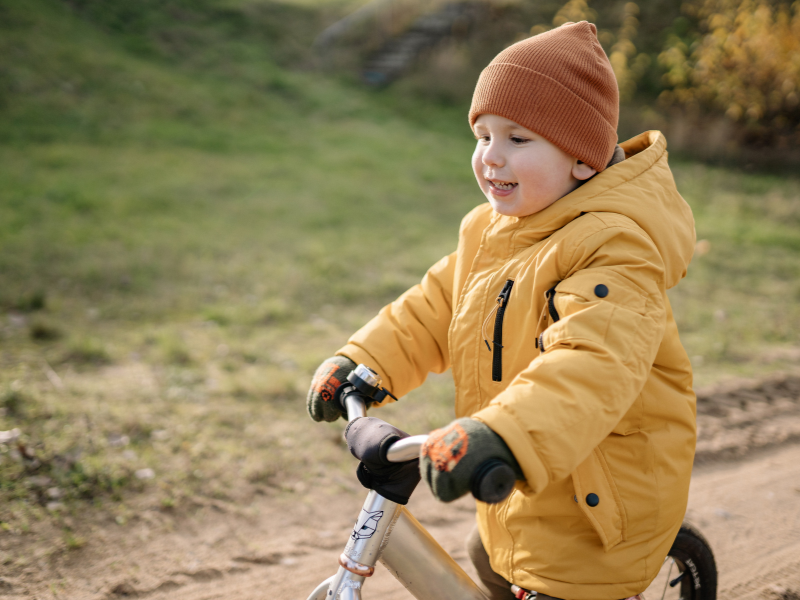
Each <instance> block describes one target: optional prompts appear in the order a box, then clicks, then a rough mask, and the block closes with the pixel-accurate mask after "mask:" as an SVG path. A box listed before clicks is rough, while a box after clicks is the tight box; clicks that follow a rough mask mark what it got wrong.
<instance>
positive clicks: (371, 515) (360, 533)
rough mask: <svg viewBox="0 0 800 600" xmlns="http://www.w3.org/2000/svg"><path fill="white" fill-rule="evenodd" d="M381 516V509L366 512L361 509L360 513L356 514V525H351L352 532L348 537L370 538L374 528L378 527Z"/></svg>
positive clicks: (355, 538) (357, 538) (356, 538)
mask: <svg viewBox="0 0 800 600" xmlns="http://www.w3.org/2000/svg"><path fill="white" fill-rule="evenodd" d="M381 517H383V511H382V510H376V511H375V512H367V511H365V510H363V509H362V510H361V514H360V515H359V516H358V521H356V526H355V527H353V533H352V534H350V537H351V538H353V539H354V540H366V539H368V538H371V537H372V536H373V535H374V534H375V529H376V528H377V527H378V521H380V520H381Z"/></svg>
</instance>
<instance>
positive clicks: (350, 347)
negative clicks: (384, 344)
mask: <svg viewBox="0 0 800 600" xmlns="http://www.w3.org/2000/svg"><path fill="white" fill-rule="evenodd" d="M336 356H345V357H347V358H349V359H350V360H352V361H353V362H354V363H356V364H357V365H360V364H364V365H367V366H368V367H369V368H370V369H372V370H373V371H375V372H376V373H377V374H378V375H380V376H381V379H382V380H383V386H384V387H385V388H386V389H387V390H389V391H390V392H392V393H394V389H393V388H392V378H391V377H389V375H388V373H386V371H384V370H383V369H382V368H381V366H380V365H379V364H378V361H377V360H375V358H374V357H373V356H372V355H371V354H370V353H369V352H367V351H366V350H364V349H363V348H362V347H361V346H357V345H356V344H347V345H345V346H343V347H342V348H339V349H338V350H337V351H336ZM392 402H394V400H392V398H391V396H386V398H384V399H383V400H382V401H381V402H376V403H375V404H372V406H373V407H374V406H385V405H386V404H390V403H392Z"/></svg>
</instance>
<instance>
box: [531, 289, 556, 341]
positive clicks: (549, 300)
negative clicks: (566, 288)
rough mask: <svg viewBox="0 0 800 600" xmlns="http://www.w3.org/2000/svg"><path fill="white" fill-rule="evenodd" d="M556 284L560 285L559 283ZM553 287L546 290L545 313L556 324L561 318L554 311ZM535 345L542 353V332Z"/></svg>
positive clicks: (554, 296)
mask: <svg viewBox="0 0 800 600" xmlns="http://www.w3.org/2000/svg"><path fill="white" fill-rule="evenodd" d="M558 283H561V282H560V281H559V282H558ZM558 283H557V284H556V285H554V286H553V287H551V288H550V289H549V290H547V291H546V292H545V293H544V295H545V297H546V298H547V312H549V313H550V318H551V319H553V323H557V322H558V321H559V320H561V316H560V315H559V314H558V311H557V310H556V302H555V299H556V286H557V285H558ZM535 345H536V347H537V348H539V352H544V331H543V332H542V333H540V334H539V339H538V340H536V342H535Z"/></svg>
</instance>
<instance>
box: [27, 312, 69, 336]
mask: <svg viewBox="0 0 800 600" xmlns="http://www.w3.org/2000/svg"><path fill="white" fill-rule="evenodd" d="M29 333H30V336H31V339H33V340H37V341H40V342H52V341H53V340H57V339H59V338H60V337H62V336H63V335H64V333H63V332H62V331H61V329H60V328H59V327H58V326H56V325H55V324H53V323H52V322H50V321H49V320H47V319H43V318H38V319H34V320H33V321H31V324H30V326H29Z"/></svg>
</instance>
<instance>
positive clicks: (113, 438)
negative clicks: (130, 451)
mask: <svg viewBox="0 0 800 600" xmlns="http://www.w3.org/2000/svg"><path fill="white" fill-rule="evenodd" d="M130 443H131V438H129V437H128V436H127V435H119V434H116V433H112V434H111V435H109V436H108V445H109V446H111V447H112V448H121V447H123V446H127V445H128V444H130Z"/></svg>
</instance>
